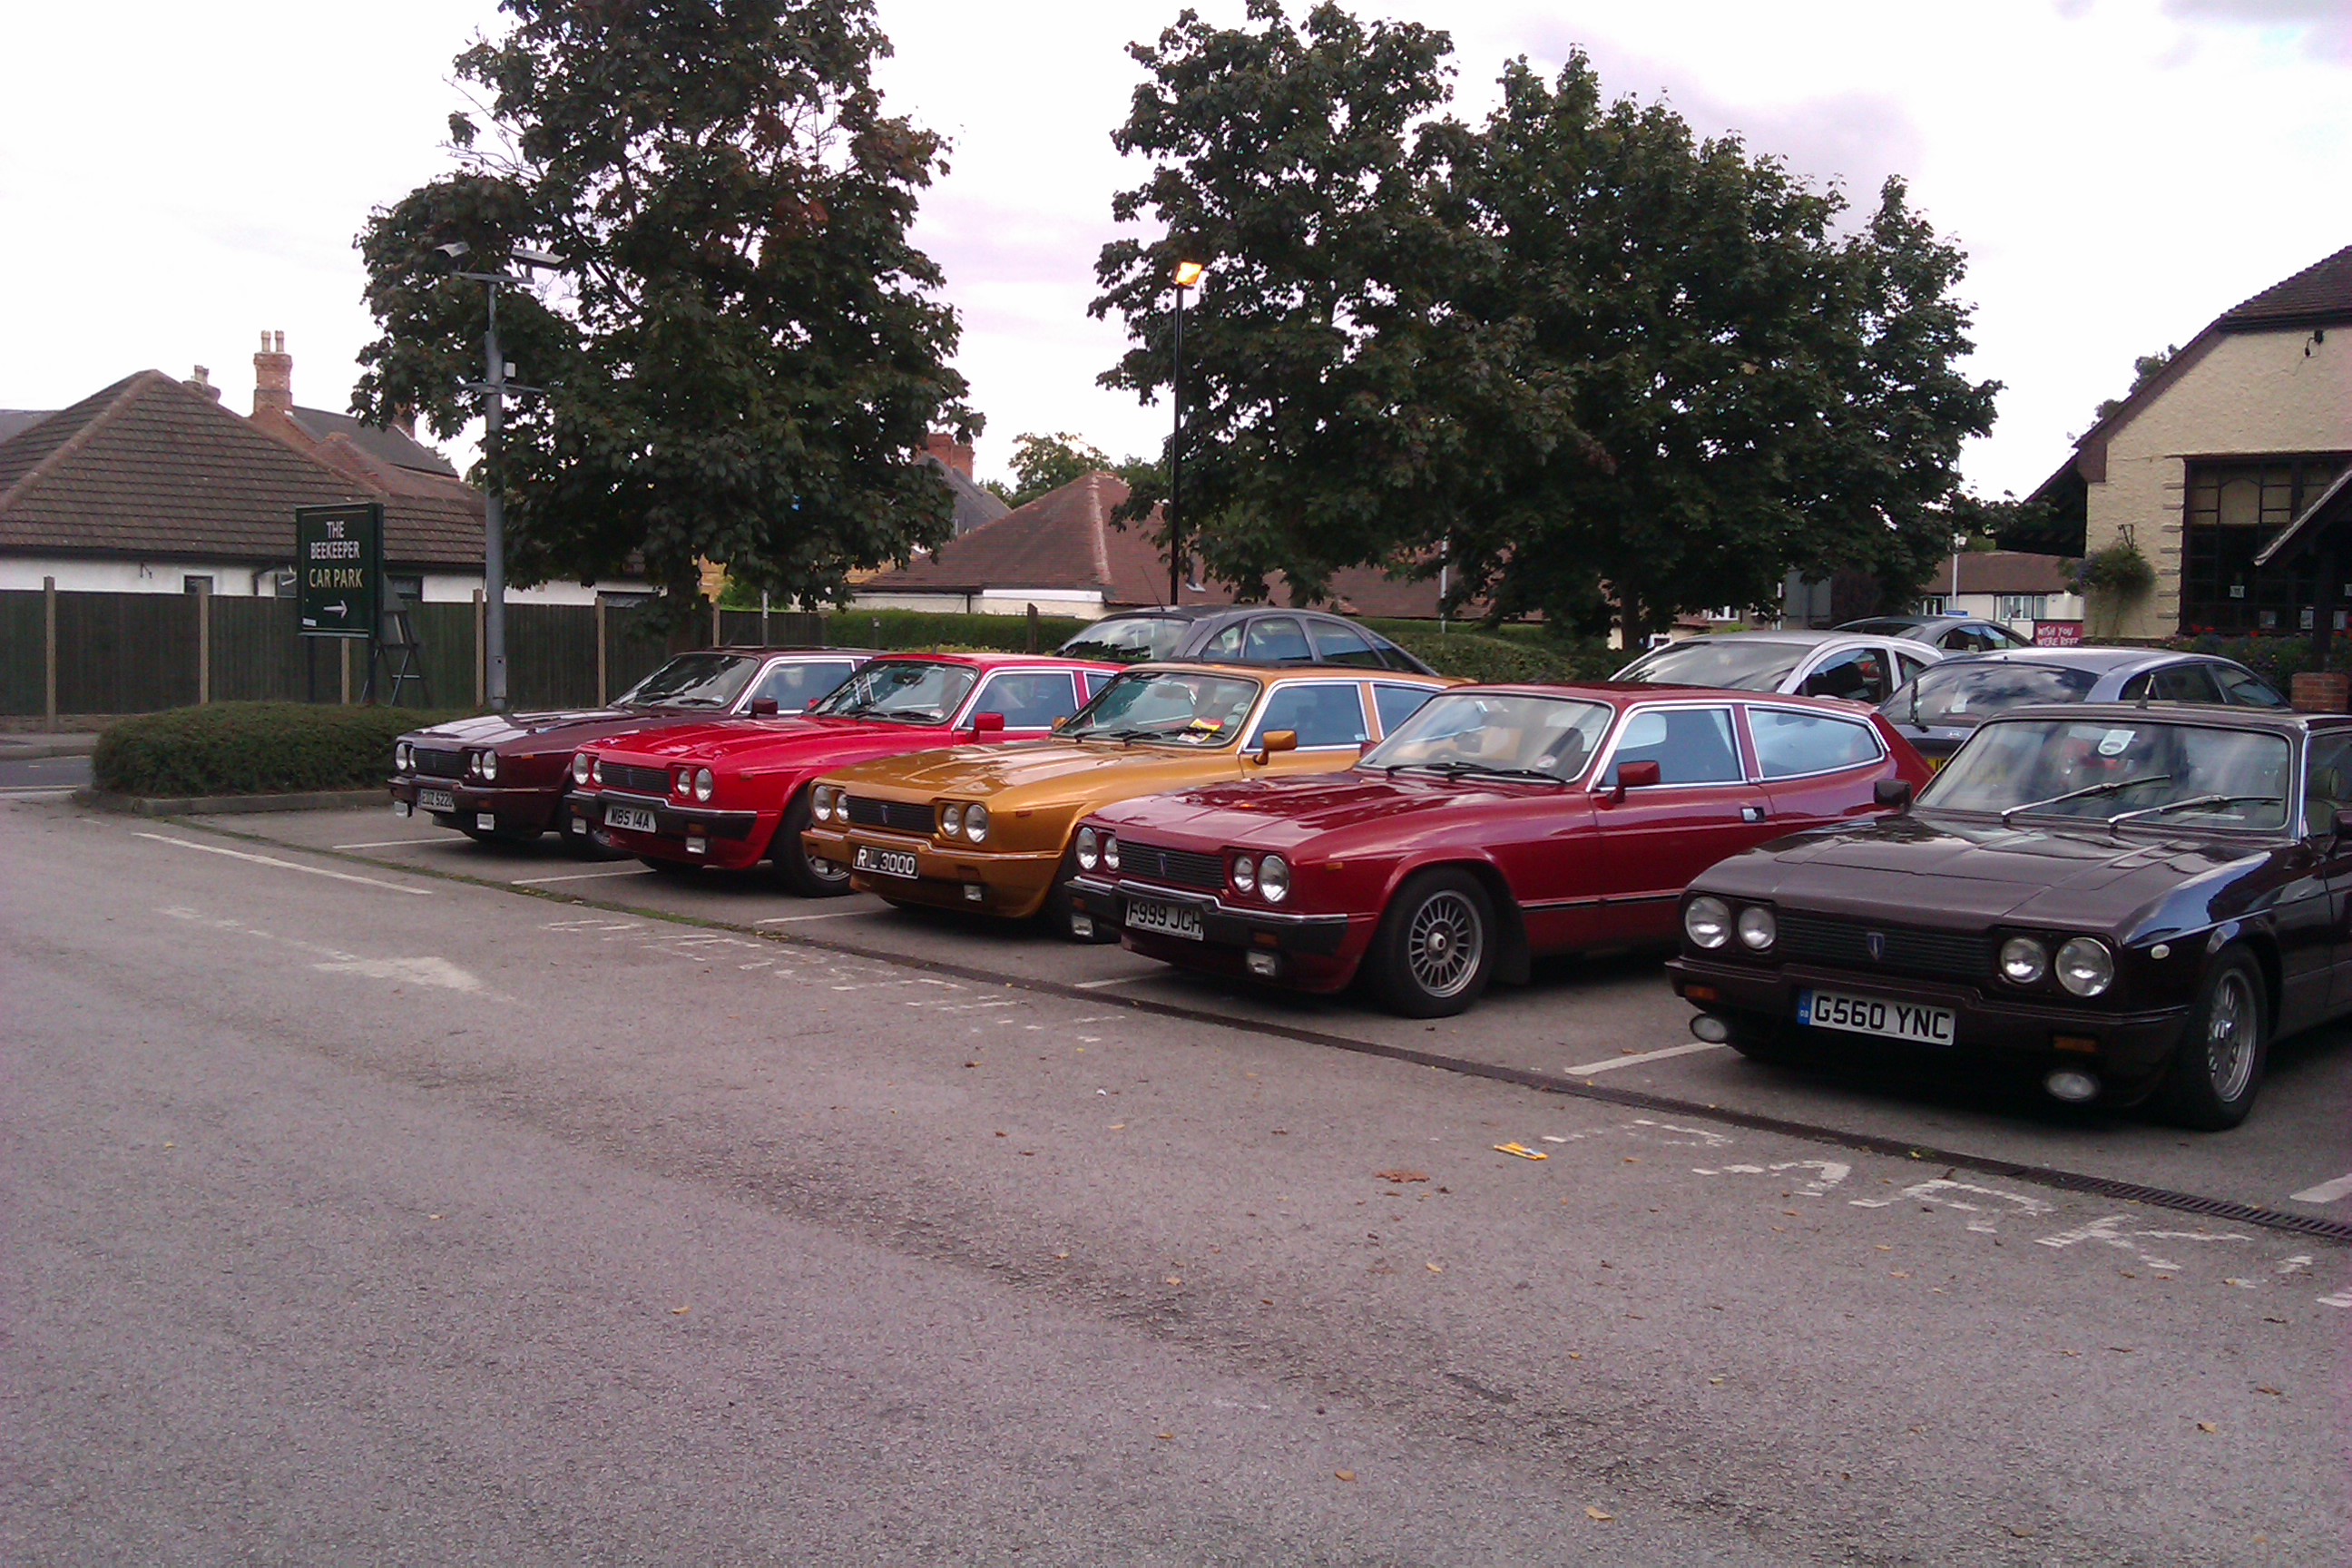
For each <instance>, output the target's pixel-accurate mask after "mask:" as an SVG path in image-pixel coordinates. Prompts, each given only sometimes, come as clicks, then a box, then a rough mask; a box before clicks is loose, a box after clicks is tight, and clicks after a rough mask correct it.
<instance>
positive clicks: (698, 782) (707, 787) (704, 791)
mask: <svg viewBox="0 0 2352 1568" xmlns="http://www.w3.org/2000/svg"><path fill="white" fill-rule="evenodd" d="M718 787H719V781H718V780H717V779H715V778H713V777H711V776H710V770H709V768H704V769H702V770H701V771H700V772H698V773H696V774H695V775H694V798H695V799H697V800H709V798H710V792H711V791H712V790H715V789H717V788H718Z"/></svg>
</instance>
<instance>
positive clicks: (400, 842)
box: [334, 838, 441, 849]
mask: <svg viewBox="0 0 2352 1568" xmlns="http://www.w3.org/2000/svg"><path fill="white" fill-rule="evenodd" d="M440 842H441V840H440V839H438V838H375V839H371V840H369V841H368V842H367V843H365V844H338V845H336V846H334V847H336V848H338V849H402V848H405V847H408V846H409V845H411V844H438V843H440Z"/></svg>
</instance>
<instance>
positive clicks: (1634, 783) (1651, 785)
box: [1617, 762, 1664, 789]
mask: <svg viewBox="0 0 2352 1568" xmlns="http://www.w3.org/2000/svg"><path fill="white" fill-rule="evenodd" d="M1663 776H1664V775H1663V774H1661V773H1660V772H1659V771H1658V764H1657V763H1652V762H1641V763H1619V764H1618V765H1617V787H1618V788H1619V789H1655V788H1657V787H1658V783H1659V780H1660V779H1661V778H1662V777H1663Z"/></svg>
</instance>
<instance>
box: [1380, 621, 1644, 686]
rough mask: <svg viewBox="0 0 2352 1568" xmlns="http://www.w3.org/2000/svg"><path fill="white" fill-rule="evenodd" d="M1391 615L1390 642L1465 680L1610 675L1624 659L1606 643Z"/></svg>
mask: <svg viewBox="0 0 2352 1568" xmlns="http://www.w3.org/2000/svg"><path fill="white" fill-rule="evenodd" d="M1407 625H1409V623H1403V622H1397V621H1391V622H1388V623H1387V624H1386V625H1384V626H1381V628H1380V630H1381V634H1382V635H1383V636H1385V637H1388V638H1389V639H1390V640H1391V642H1394V643H1395V644H1396V645H1397V646H1398V647H1401V648H1403V649H1404V650H1405V651H1406V652H1407V653H1410V654H1412V655H1413V656H1414V657H1416V658H1419V659H1421V660H1422V661H1423V663H1425V664H1427V665H1428V666H1429V667H1430V668H1432V669H1433V670H1435V671H1437V673H1438V674H1440V675H1458V676H1460V677H1462V678H1463V679H1465V680H1480V681H1489V680H1492V681H1503V680H1520V681H1535V682H1540V683H1557V682H1561V681H1578V680H1605V679H1608V678H1609V676H1610V674H1611V672H1612V671H1613V670H1615V669H1616V668H1617V667H1618V666H1619V665H1621V664H1622V663H1623V662H1624V659H1623V658H1622V657H1621V656H1619V655H1616V654H1613V653H1612V652H1610V651H1609V650H1608V649H1606V648H1601V649H1598V650H1593V649H1587V648H1580V647H1574V646H1571V645H1568V644H1563V643H1558V642H1553V641H1551V640H1549V639H1548V638H1546V639H1538V638H1532V637H1488V636H1486V634H1485V633H1483V632H1467V631H1451V630H1449V631H1444V632H1440V631H1438V630H1437V629H1436V628H1435V627H1433V626H1428V627H1415V628H1414V629H1412V630H1406V629H1404V628H1405V626H1407Z"/></svg>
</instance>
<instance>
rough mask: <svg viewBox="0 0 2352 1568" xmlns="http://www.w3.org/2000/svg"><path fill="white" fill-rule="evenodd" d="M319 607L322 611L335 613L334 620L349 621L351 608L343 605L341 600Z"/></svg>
mask: <svg viewBox="0 0 2352 1568" xmlns="http://www.w3.org/2000/svg"><path fill="white" fill-rule="evenodd" d="M320 608H322V609H328V610H332V611H333V612H334V613H335V618H336V619H337V620H339V621H342V620H349V619H350V618H351V614H352V607H351V606H350V605H346V604H344V603H343V602H342V601H341V599H338V600H336V601H335V602H334V603H333V604H331V605H321V606H320Z"/></svg>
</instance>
